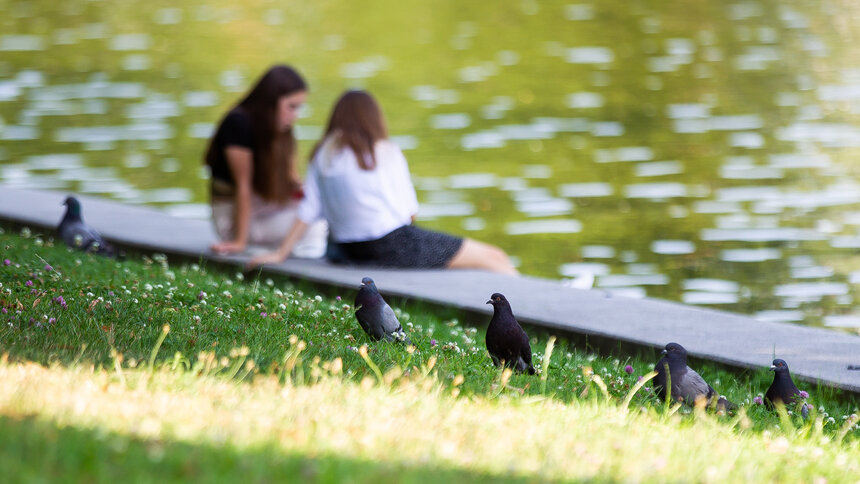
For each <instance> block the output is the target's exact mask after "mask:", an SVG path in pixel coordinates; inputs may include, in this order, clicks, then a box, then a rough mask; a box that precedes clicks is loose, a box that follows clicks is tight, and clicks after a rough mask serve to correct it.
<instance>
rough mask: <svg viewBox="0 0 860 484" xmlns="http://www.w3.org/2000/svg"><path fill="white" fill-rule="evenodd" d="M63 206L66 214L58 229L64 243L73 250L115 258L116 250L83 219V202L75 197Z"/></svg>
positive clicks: (67, 199)
mask: <svg viewBox="0 0 860 484" xmlns="http://www.w3.org/2000/svg"><path fill="white" fill-rule="evenodd" d="M63 205H65V206H66V214H65V215H64V216H63V219H62V220H60V225H59V226H58V227H57V231H58V232H59V233H60V238H61V239H63V242H65V243H66V245H67V246H69V247H71V248H73V249H77V250H82V251H84V252H90V253H94V254H99V255H106V256H109V257H113V256H114V254H115V251H114V248H113V247H112V246H111V245H110V244H108V243H107V242H105V240H104V239H103V238H102V236H101V235H99V233H98V232H97V231H96V229H94V228H92V227H90V226H89V225H87V224H86V223H84V220H83V219H82V218H81V202H79V201H78V199H77V198H75V197H67V198H66V201H65V202H63Z"/></svg>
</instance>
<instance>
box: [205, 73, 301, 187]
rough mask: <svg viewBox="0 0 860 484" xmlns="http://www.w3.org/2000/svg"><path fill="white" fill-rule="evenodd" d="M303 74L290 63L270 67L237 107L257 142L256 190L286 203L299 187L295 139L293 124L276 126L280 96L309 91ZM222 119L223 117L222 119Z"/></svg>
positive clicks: (211, 158)
mask: <svg viewBox="0 0 860 484" xmlns="http://www.w3.org/2000/svg"><path fill="white" fill-rule="evenodd" d="M307 89H308V87H307V84H306V83H305V80H304V79H302V76H301V75H299V73H298V72H296V70H295V69H293V68H292V67H290V66H286V65H275V66H272V67H271V68H269V70H268V71H266V72H265V73H264V74H263V76H262V77H260V79H259V80H258V81H257V83H256V84H255V85H254V87H253V88H251V90H250V91H249V92H248V94H247V95H246V96H245V98H244V99H242V101H241V102H239V104H238V105H237V106H236V107H235V108H234V109H239V110H241V111H242V112H244V113H245V114H246V115H247V116H248V117H249V118H250V119H251V126H252V127H253V140H254V141H253V142H254V173H253V177H252V181H251V184H252V186H253V188H254V191H255V192H257V193H258V194H259V195H260V196H261V197H263V199H265V200H268V201H279V202H283V201H286V200H287V199H289V198H290V195H292V193H293V192H294V191H295V190H296V189H297V188H298V187H297V186H296V184H295V180H293V178H292V173H293V171H294V169H295V163H296V160H295V158H296V138H295V136H293V129H292V127H291V128H290V129H288V130H286V131H283V132H282V131H278V130H277V129H276V127H275V122H276V116H277V107H278V99H279V98H281V97H282V96H288V95H290V94H293V93H296V92H300V91H307ZM222 122H223V119H222ZM213 142H214V137H213V139H212V140H211V141H210V142H209V148H208V149H207V150H206V157H205V161H206V163H207V164H208V165H210V166H211V165H212V164H213V163H214V162H215V160H216V159H218V153H216V152H215V148H214V146H213V144H214V143H213Z"/></svg>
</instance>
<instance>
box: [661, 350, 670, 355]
mask: <svg viewBox="0 0 860 484" xmlns="http://www.w3.org/2000/svg"><path fill="white" fill-rule="evenodd" d="M660 354H661V355H664V356H665V355H667V354H669V352H668V351H666V350H663V351H661V352H660Z"/></svg>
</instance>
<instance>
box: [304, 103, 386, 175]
mask: <svg viewBox="0 0 860 484" xmlns="http://www.w3.org/2000/svg"><path fill="white" fill-rule="evenodd" d="M332 135H334V136H335V139H334V142H335V143H336V146H338V147H344V146H348V147H349V148H350V149H351V150H352V152H353V153H355V158H356V159H357V160H358V164H359V166H360V167H361V168H362V169H364V170H372V169H373V168H374V167H376V156H374V153H373V151H374V150H373V147H374V145H376V142H377V141H379V140H381V139H386V138H388V129H387V128H386V127H385V119H384V118H383V117H382V110H381V109H380V108H379V104H378V103H377V102H376V99H374V98H373V96H371V95H370V94H369V93H367V92H366V91H347V92H345V93H344V94H343V95H342V96H341V97H340V99H338V100H337V103H335V105H334V109H333V110H332V113H331V118H329V121H328V126H326V129H325V133H323V136H322V139H321V140H320V141H319V142H318V143H317V145H316V147H315V148H314V150H313V152H312V153H311V160H313V158H314V156H315V155H316V154H317V151H319V149H320V147H321V146H322V144H323V142H324V141H325V140H326V139H328V137H329V136H332Z"/></svg>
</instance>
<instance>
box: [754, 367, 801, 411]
mask: <svg viewBox="0 0 860 484" xmlns="http://www.w3.org/2000/svg"><path fill="white" fill-rule="evenodd" d="M770 371H772V372H773V383H771V384H770V388H768V389H767V393H765V394H764V402H765V404H766V405H767V408H769V409H771V410H773V408H774V406H775V405H776V404H777V402H779V403H782V404H783V405H785V406H788V405H791V404H792V403H796V402H799V401H800V400H802V399H803V398H802V397H801V396H800V390H799V389H798V388H797V386H796V385H795V384H794V381H793V380H792V379H791V373H789V371H788V363H786V362H785V360H780V359H779V358H777V359H775V360H773V364H772V365H771V367H770Z"/></svg>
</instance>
